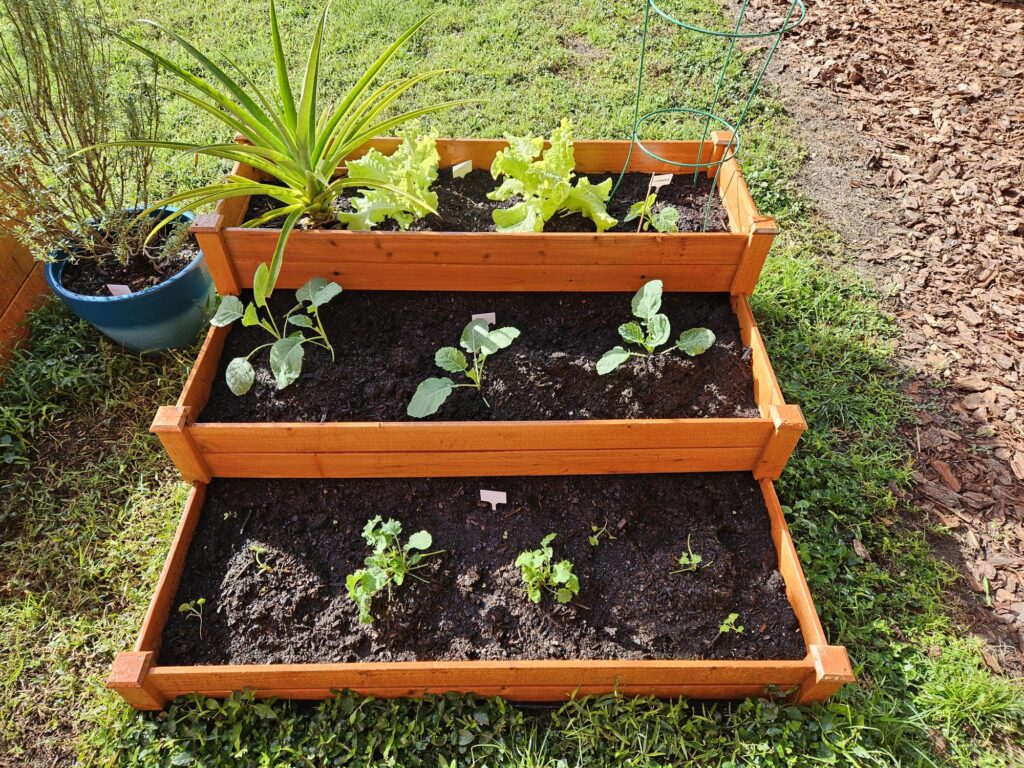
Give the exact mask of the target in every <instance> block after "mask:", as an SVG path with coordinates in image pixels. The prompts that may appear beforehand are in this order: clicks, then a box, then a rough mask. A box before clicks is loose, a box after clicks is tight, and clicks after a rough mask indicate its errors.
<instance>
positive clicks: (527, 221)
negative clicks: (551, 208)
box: [491, 198, 545, 232]
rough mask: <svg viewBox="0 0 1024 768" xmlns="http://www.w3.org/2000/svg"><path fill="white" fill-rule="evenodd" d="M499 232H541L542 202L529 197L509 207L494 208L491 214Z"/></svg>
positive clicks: (542, 224) (542, 229)
mask: <svg viewBox="0 0 1024 768" xmlns="http://www.w3.org/2000/svg"><path fill="white" fill-rule="evenodd" d="M491 218H493V219H494V224H495V226H496V227H497V230H498V231H499V232H543V231H544V221H545V219H544V214H543V203H542V201H541V200H539V199H536V198H530V199H528V200H524V201H522V202H520V203H516V204H515V205H513V206H512V207H511V208H496V209H495V210H494V212H493V213H492V214H491Z"/></svg>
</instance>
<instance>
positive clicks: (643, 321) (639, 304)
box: [597, 280, 715, 376]
mask: <svg viewBox="0 0 1024 768" xmlns="http://www.w3.org/2000/svg"><path fill="white" fill-rule="evenodd" d="M663 291H664V284H663V283H662V282H661V280H651V281H650V282H648V283H645V284H644V285H642V286H641V287H640V290H639V291H637V292H636V294H635V295H634V296H633V302H632V310H633V316H634V317H635V318H637V320H636V321H632V322H629V323H625V324H623V325H620V326H619V336H621V337H622V339H623V341H625V342H626V343H627V344H632V345H633V346H634V347H638V348H639V349H640V350H643V351H630V350H628V349H625V348H623V347H621V346H616V347H614V348H612V349H610V350H608V351H607V352H605V353H604V354H603V355H602V356H601V359H600V360H598V361H597V372H598V373H599V374H600V375H602V376H604V375H605V374H608V373H611V372H612V371H614V370H615V369H616V368H618V367H619V366H620V365H622V364H623V363H624V362H626V361H627V360H629V358H631V357H653V356H654V355H655V354H657V355H665V354H668V353H669V352H675V351H680V352H682V353H683V354H686V355H689V356H690V357H696V356H697V355H702V354H704V353H705V352H707V351H708V350H709V349H710V348H711V345H713V344H714V343H715V334H714V333H712V332H711V331H710V330H709V329H707V328H690V329H689V330H686V331H683V332H682V333H680V334H679V338H677V339H676V342H675V344H673V345H672V346H670V347H668V348H666V349H663V350H662V351H661V352H655V349H657V347H659V346H661V345H662V344H664V343H665V342H667V341H668V339H669V336H670V335H671V333H672V326H671V324H670V323H669V319H668V316H667V315H663V314H661V313H660V312H659V311H658V310H660V309H661V297H662V293H663Z"/></svg>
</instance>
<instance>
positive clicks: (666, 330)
mask: <svg viewBox="0 0 1024 768" xmlns="http://www.w3.org/2000/svg"><path fill="white" fill-rule="evenodd" d="M671 333H672V326H671V325H670V324H669V321H668V315H662V314H657V315H652V316H651V317H650V319H649V320H648V321H647V340H646V341H647V343H646V345H645V346H646V347H647V348H648V349H649V350H651V351H653V350H654V348H655V347H657V346H658V345H659V344H664V343H665V342H666V341H668V337H669V336H670V335H671Z"/></svg>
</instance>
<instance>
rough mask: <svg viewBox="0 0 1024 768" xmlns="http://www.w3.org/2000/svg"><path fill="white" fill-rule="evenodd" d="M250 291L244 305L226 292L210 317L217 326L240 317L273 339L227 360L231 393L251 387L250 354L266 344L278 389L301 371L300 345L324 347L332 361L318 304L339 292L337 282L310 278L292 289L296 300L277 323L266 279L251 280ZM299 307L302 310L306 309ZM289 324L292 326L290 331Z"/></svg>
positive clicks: (229, 322) (332, 350) (332, 355)
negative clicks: (242, 355)
mask: <svg viewBox="0 0 1024 768" xmlns="http://www.w3.org/2000/svg"><path fill="white" fill-rule="evenodd" d="M260 274H261V273H260V272H259V271H257V273H256V277H257V278H259V277H260ZM263 275H264V277H265V278H266V277H268V276H267V273H266V272H263ZM252 293H253V300H252V301H251V302H249V304H248V305H246V306H245V307H244V308H243V306H242V302H241V301H240V300H239V299H238V297H237V296H225V297H224V298H222V299H221V301H220V306H219V307H218V308H217V313H216V314H215V315H214V316H213V318H212V319H211V320H210V323H211V324H212V325H216V326H217V327H219V328H220V327H224V326H226V325H231V323H233V322H235V321H236V320H241V321H242V325H244V326H251V325H258V326H259V327H260V328H262V329H263V330H265V331H266V332H267V333H269V334H270V335H271V336H273V337H274V339H275V341H271V342H268V343H266V344H261V345H260V346H258V347H256V348H255V349H254V350H253V351H252V352H250V353H249V354H248V355H246V356H245V357H236V358H234V359H233V360H232V361H231V362H230V363H228V367H227V370H226V371H225V373H224V378H225V379H226V380H227V383H228V388H229V389H230V390H231V391H232V392H233V393H234V394H236V395H239V396H240V395H244V394H245V393H246V392H248V391H249V390H250V389H251V388H252V383H253V381H255V379H256V371H255V370H254V369H253V367H252V363H250V362H249V358H251V357H252V356H253V355H255V354H256V353H257V352H259V351H260V350H262V349H266V348H267V347H270V370H271V372H272V373H273V374H274V380H275V382H276V383H277V388H278V389H284V388H285V387H287V386H288V385H289V384H291V383H292V382H294V381H295V380H296V379H297V378H299V374H301V373H302V358H303V356H304V354H305V351H304V350H303V345H305V344H315V345H316V346H318V347H323V348H324V349H326V350H328V351H329V352H330V353H331V361H332V362H333V361H334V347H332V346H331V342H330V341H328V339H327V332H326V331H324V326H323V323H321V322H320V307H322V306H323V305H324V304H326V303H327V302H329V301H330V300H331V299H333V298H334V297H335V296H337V295H338V294H339V293H341V286H340V285H338V284H337V283H331V282H328V281H327V280H325V279H324V278H322V277H314V278H311V279H310V280H308V281H307V282H306V283H305V285H303V286H302V287H301V288H299V290H297V291H296V292H295V298H296V299H297V300H298V303H297V304H296V305H295V306H294V307H292V308H291V309H289V310H288V312H287V313H286V314H285V316H284V320H283V321H282V323H281V324H280V325H278V324H277V321H276V320H274V315H273V313H272V312H271V311H270V307H268V306H267V296H269V295H270V285H269V282H268V281H267V280H266V279H263V280H260V279H257V280H256V281H255V283H254V284H253V287H252ZM300 310H305V313H303V312H301V311H300ZM289 326H290V327H291V328H293V329H295V330H292V331H291V332H289ZM306 331H309V332H310V335H309V336H307V335H306Z"/></svg>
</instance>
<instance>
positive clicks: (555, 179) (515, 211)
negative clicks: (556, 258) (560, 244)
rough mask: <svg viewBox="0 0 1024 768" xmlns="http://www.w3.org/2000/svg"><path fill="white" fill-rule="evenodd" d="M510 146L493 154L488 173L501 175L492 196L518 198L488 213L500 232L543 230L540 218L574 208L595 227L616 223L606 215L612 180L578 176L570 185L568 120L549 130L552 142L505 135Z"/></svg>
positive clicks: (571, 156)
mask: <svg viewBox="0 0 1024 768" xmlns="http://www.w3.org/2000/svg"><path fill="white" fill-rule="evenodd" d="M505 138H506V140H507V141H508V148H507V149H503V150H502V151H501V152H499V153H498V154H497V155H495V157H494V162H493V163H492V164H491V177H492V178H494V179H498V178H502V182H501V185H500V186H498V188H497V189H495V190H493V191H492V192H489V193H488V194H487V197H488V198H489V199H490V200H499V201H504V200H511V199H514V198H515V199H518V202H517V203H516V204H515V205H513V206H512V207H511V208H499V209H497V210H495V211H494V213H493V214H492V216H493V218H494V223H495V224H496V225H497V228H498V231H499V232H542V231H543V230H544V224H545V223H546V222H547V221H548V220H549V219H550V218H551V217H552V216H554V215H555V214H556V213H558V212H559V211H562V212H564V213H573V212H578V213H581V214H583V215H584V216H585V217H587V218H588V219H590V220H591V221H593V222H594V224H595V225H596V226H597V231H598V232H604V231H605V230H606V229H611V228H612V227H614V226H615V225H616V224H617V223H618V221H617V220H616V219H614V218H612V217H611V216H610V215H608V211H607V208H606V203H607V202H608V198H609V197H611V190H612V180H611V179H605V180H604V181H603V182H601V183H600V184H597V185H594V184H591V183H590V179H589V178H587V177H586V176H581V177H579V178H578V179H577V180H576V184H575V185H573V183H572V182H573V178H575V176H576V174H575V173H573V168H575V166H576V158H575V156H574V153H573V143H572V122H571V121H570V120H569V119H568V118H563V119H562V123H561V125H560V126H559V127H558V128H556V129H555V130H554V131H553V132H552V134H551V146H550V147H549V148H548V149H546V150H545V149H544V139H543V138H541V137H533V136H529V135H528V136H520V137H516V136H506V137H505Z"/></svg>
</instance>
